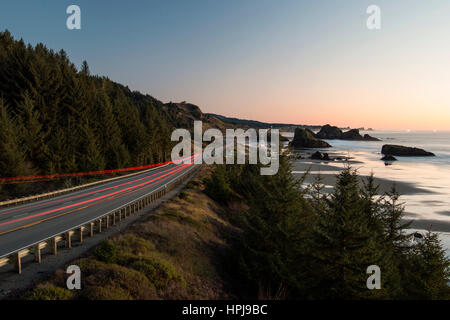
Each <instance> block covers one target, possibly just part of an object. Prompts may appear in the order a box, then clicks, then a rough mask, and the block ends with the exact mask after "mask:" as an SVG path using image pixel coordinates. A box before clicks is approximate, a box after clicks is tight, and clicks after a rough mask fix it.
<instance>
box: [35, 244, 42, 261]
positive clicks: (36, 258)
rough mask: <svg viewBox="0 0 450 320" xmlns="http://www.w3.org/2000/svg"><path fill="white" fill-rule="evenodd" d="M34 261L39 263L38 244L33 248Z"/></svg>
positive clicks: (39, 252) (39, 248)
mask: <svg viewBox="0 0 450 320" xmlns="http://www.w3.org/2000/svg"><path fill="white" fill-rule="evenodd" d="M34 261H36V262H37V263H41V247H40V243H39V244H37V245H36V247H35V248H34Z"/></svg>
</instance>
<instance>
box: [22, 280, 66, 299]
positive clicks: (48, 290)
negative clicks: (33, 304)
mask: <svg viewBox="0 0 450 320" xmlns="http://www.w3.org/2000/svg"><path fill="white" fill-rule="evenodd" d="M25 299H26V300H69V299H72V292H71V291H69V290H67V289H64V288H60V287H55V286H54V285H52V284H45V285H41V286H39V287H37V288H35V289H34V290H33V291H31V292H30V293H28V294H27V295H25Z"/></svg>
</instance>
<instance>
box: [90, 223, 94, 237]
mask: <svg viewBox="0 0 450 320" xmlns="http://www.w3.org/2000/svg"><path fill="white" fill-rule="evenodd" d="M89 235H90V236H91V238H92V237H93V236H94V223H93V222H91V223H90V224H89Z"/></svg>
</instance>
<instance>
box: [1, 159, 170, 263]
mask: <svg viewBox="0 0 450 320" xmlns="http://www.w3.org/2000/svg"><path fill="white" fill-rule="evenodd" d="M168 165H169V164H164V165H161V166H158V167H155V168H150V169H147V170H143V171H139V172H135V173H130V174H127V175H123V176H119V177H114V178H109V179H105V180H99V181H94V182H90V183H86V184H83V185H80V186H75V187H72V188H67V189H62V190H57V191H53V192H48V193H42V194H37V195H34V196H29V197H24V198H18V199H12V200H6V201H2V202H0V208H1V207H11V206H17V205H20V204H25V203H29V202H33V201H37V200H43V199H48V198H52V197H56V196H59V195H62V194H66V193H69V192H73V191H76V190H81V189H85V188H89V187H92V186H95V185H97V184H102V183H107V182H110V181H115V180H118V179H123V178H127V177H132V176H135V175H138V174H142V173H145V172H148V171H152V170H155V169H159V168H163V167H165V166H168ZM0 266H1V265H0Z"/></svg>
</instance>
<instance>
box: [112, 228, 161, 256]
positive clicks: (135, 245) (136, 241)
mask: <svg viewBox="0 0 450 320" xmlns="http://www.w3.org/2000/svg"><path fill="white" fill-rule="evenodd" d="M114 243H115V244H116V245H117V253H118V254H127V253H132V254H134V255H145V254H148V253H149V252H151V251H153V250H155V245H154V244H153V243H152V242H151V241H150V240H146V239H144V238H142V237H138V236H136V235H134V234H132V233H127V234H125V235H123V236H120V237H118V238H116V239H115V240H114Z"/></svg>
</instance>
